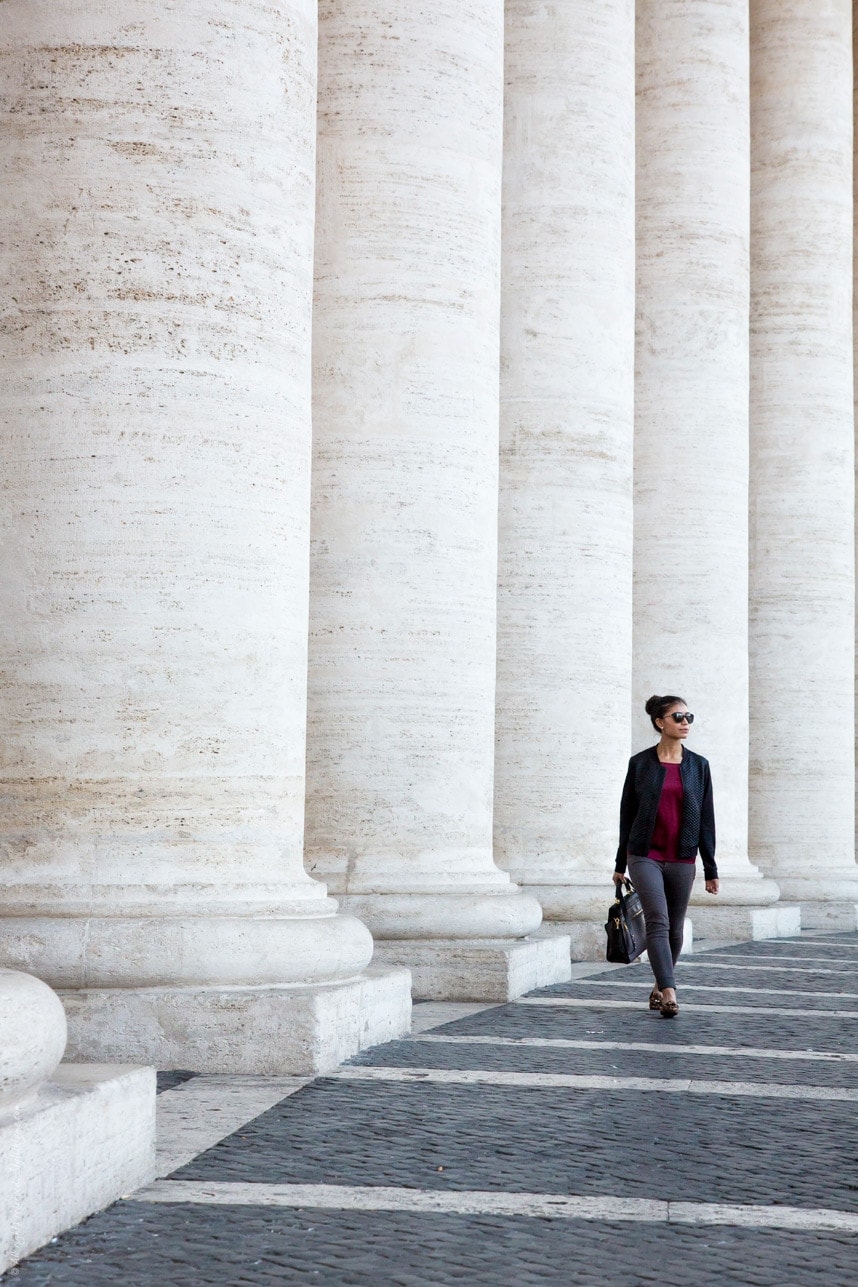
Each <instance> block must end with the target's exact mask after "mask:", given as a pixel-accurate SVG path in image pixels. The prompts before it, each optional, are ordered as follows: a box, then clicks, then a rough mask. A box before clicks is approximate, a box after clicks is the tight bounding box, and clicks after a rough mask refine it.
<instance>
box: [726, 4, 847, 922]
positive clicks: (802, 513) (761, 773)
mask: <svg viewBox="0 0 858 1287" xmlns="http://www.w3.org/2000/svg"><path fill="white" fill-rule="evenodd" d="M751 22H752V25H751V69H752V98H751V121H752V193H753V199H752V237H751V247H752V311H751V337H752V338H751V354H752V384H751V390H752V397H751V515H752V526H751V625H752V629H751V682H752V692H753V702H752V721H751V844H752V852H753V855H754V857H755V858H756V859H757V860H758V861H759V863H760V865H761V866H762V867H763V868H764V869H765V870H767V871H769V872H771V873H772V874H773V875H774V876H776V878H777V880H778V883H779V885H780V886H781V889H782V890H783V894H784V896H785V897H788V898H791V899H796V900H801V903H802V919H803V922H804V923H805V924H807V925H814V924H825V923H829V924H830V923H831V918H832V917H834V918H835V920H836V919H837V918H838V917H840V918H841V919H842V921H843V924H844V925H851V928H853V929H854V928H855V911H854V904H855V902H856V900H858V870H856V867H855V859H854V850H855V837H854V713H853V712H854V708H853V692H854V687H853V686H854V649H855V635H854V598H855V589H854V566H855V565H854V464H853V461H854V429H853V424H854V410H853V377H852V369H853V351H852V317H851V290H852V57H851V5H850V3H849V0H824V2H821V0H754V3H752V5H751ZM850 900H851V906H844V907H843V908H842V910H841V911H840V912H838V910H837V908H836V904H837V903H841V904H847V903H849V901H850Z"/></svg>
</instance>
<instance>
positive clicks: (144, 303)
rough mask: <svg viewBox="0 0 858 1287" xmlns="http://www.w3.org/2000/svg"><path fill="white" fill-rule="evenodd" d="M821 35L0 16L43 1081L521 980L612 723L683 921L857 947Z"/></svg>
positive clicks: (28, 814)
mask: <svg viewBox="0 0 858 1287" xmlns="http://www.w3.org/2000/svg"><path fill="white" fill-rule="evenodd" d="M850 12H851V10H850V5H849V4H848V2H847V0H825V3H823V4H820V3H819V2H818V0H788V3H785V0H753V3H752V4H751V6H750V11H749V9H748V6H747V3H743V2H742V0H729V3H724V0H719V2H718V3H716V2H715V0H682V2H681V3H680V2H679V0H639V2H638V4H637V24H636V22H635V17H636V15H635V5H634V3H633V0H598V2H597V0H570V2H569V3H568V4H566V5H562V6H557V5H552V4H548V3H545V2H544V0H508V2H507V4H506V9H505V11H504V5H503V0H459V2H458V3H453V0H440V2H439V3H438V4H434V5H432V6H429V7H425V6H424V7H423V8H420V7H414V6H407V5H402V4H400V3H396V2H395V0H381V2H380V3H374V4H373V5H369V4H367V3H366V0H336V3H334V0H321V3H320V4H319V5H318V9H317V4H316V0H282V3H279V4H278V5H275V6H272V5H270V4H264V3H262V0H195V3H194V4H193V5H192V6H189V7H185V6H183V7H182V8H181V10H179V9H177V8H174V7H171V6H166V7H165V6H164V5H162V4H158V5H156V4H155V3H154V0H123V2H122V3H117V4H115V5H113V6H111V7H110V9H109V11H108V10H107V9H105V7H104V6H102V7H100V8H97V9H95V10H92V9H91V8H90V7H88V6H82V5H80V4H79V3H77V2H76V0H58V3H57V4H55V5H52V6H50V10H49V11H48V10H47V9H45V10H44V12H43V11H42V9H39V10H38V11H37V12H33V10H32V7H31V6H28V5H25V4H24V3H23V2H22V0H7V3H6V4H4V5H3V6H2V9H0V60H2V61H0V90H2V97H0V131H2V135H3V139H4V146H3V149H2V152H3V157H4V165H5V174H4V183H3V186H2V191H0V240H2V243H3V247H4V254H3V259H2V262H3V271H4V272H5V273H7V274H8V279H7V281H6V283H5V285H6V290H5V292H4V297H5V299H6V300H7V305H6V307H5V311H4V319H3V331H2V335H3V338H2V353H0V359H2V366H0V373H2V382H3V392H2V397H3V402H4V408H5V411H6V417H5V422H6V427H5V429H4V449H5V457H6V459H5V470H4V475H5V477H4V492H3V528H4V537H3V542H2V545H1V546H0V560H2V562H1V563H0V583H1V584H2V592H3V595H4V603H3V611H2V614H0V656H2V667H0V670H2V674H3V687H2V694H3V696H2V702H3V729H4V769H3V775H2V776H3V792H4V797H5V800H6V810H5V816H4V821H3V829H2V836H3V850H4V863H3V874H2V882H3V883H2V887H0V964H3V965H8V966H12V967H14V968H19V969H26V970H30V971H31V972H33V973H34V974H37V975H38V976H39V977H41V978H43V979H44V980H46V981H47V982H48V983H49V984H50V985H51V986H53V987H56V988H58V989H59V990H60V992H61V995H62V997H63V1000H64V1002H65V1004H66V1010H67V1013H68V1015H69V1021H70V1043H71V1044H70V1048H71V1049H72V1051H73V1052H74V1053H76V1054H78V1055H91V1056H95V1057H118V1056H120V1055H124V1056H125V1057H128V1058H137V1059H142V1058H151V1059H156V1060H157V1061H158V1062H159V1063H160V1065H161V1066H170V1065H171V1064H172V1065H173V1066H184V1067H209V1068H212V1069H215V1068H220V1069H224V1070H227V1069H233V1070H234V1069H238V1068H242V1069H244V1070H247V1071H283V1070H289V1069H298V1068H308V1067H319V1066H326V1065H327V1064H330V1063H331V1062H332V1061H334V1062H335V1061H336V1059H338V1058H342V1057H344V1056H345V1055H346V1054H349V1053H353V1051H354V1050H355V1049H357V1048H358V1047H359V1046H360V1045H361V1044H367V1043H369V1042H371V1041H378V1040H382V1039H385V1038H386V1037H389V1036H393V1035H396V1034H397V1033H398V1032H401V1031H403V1030H404V1029H405V1027H406V1026H407V1022H408V1006H409V978H408V974H407V972H406V969H404V968H403V967H408V968H409V969H411V970H412V971H413V973H414V977H415V979H416V981H417V988H418V992H419V993H420V994H421V995H436V996H469V997H474V998H479V997H492V998H493V997H496V996H499V995H501V996H502V995H507V994H511V993H513V992H515V991H516V990H519V991H520V990H522V989H523V988H524V987H525V986H533V985H534V984H536V983H543V982H550V981H553V980H554V979H559V978H561V977H563V975H564V971H565V972H568V968H569V965H568V955H569V954H568V945H567V944H566V942H565V940H564V939H563V938H562V936H558V934H559V932H560V931H561V930H562V931H564V932H571V933H572V935H573V939H574V944H573V950H579V951H582V950H584V949H585V946H586V944H588V943H590V942H591V941H592V928H593V926H594V925H595V926H597V928H598V922H599V920H600V918H602V917H603V915H604V902H605V890H606V889H607V888H608V880H607V877H608V873H609V870H610V867H611V864H612V860H613V851H614V846H615V843H616V841H615V834H616V815H617V801H618V796H619V790H620V785H621V781H622V775H623V772H624V769H625V760H626V757H627V755H628V754H629V752H630V751H631V750H636V749H639V747H641V746H642V745H645V744H646V742H647V741H648V740H649V739H650V738H651V737H652V730H651V729H649V728H648V727H647V726H646V725H644V724H643V723H642V722H641V712H642V708H643V703H644V701H645V699H646V697H648V696H649V695H650V693H651V692H665V691H671V690H675V691H679V692H680V693H681V694H682V695H683V696H684V697H686V698H687V700H688V701H689V703H690V704H691V705H692V706H693V707H694V708H695V710H696V712H697V713H698V715H699V724H698V725H696V726H695V731H694V735H693V737H694V740H693V743H692V745H694V746H695V747H696V748H697V749H699V750H700V751H701V752H703V753H704V754H707V755H708V756H709V758H710V760H711V762H712V767H713V774H714V778H715V782H716V793H717V794H716V805H717V810H718V820H719V829H720V840H719V863H720V866H721V871H722V875H723V877H724V880H723V894H722V895H720V896H719V898H720V904H719V907H718V908H717V909H716V908H714V907H705V908H701V909H700V912H699V915H700V916H701V918H708V920H706V922H705V923H706V924H707V925H708V926H710V927H712V928H715V927H716V926H717V925H718V923H719V921H718V918H719V916H720V917H721V921H720V923H721V925H722V926H723V927H726V926H728V925H729V926H730V927H731V928H732V929H733V930H736V929H741V930H744V931H747V932H754V933H755V932H762V928H761V927H762V926H763V925H764V923H765V925H766V926H768V927H769V931H771V929H772V927H775V926H779V927H780V929H781V930H782V929H783V927H784V924H785V923H786V922H784V921H783V920H780V921H778V920H777V915H778V913H779V910H780V909H781V908H782V907H783V902H784V900H788V901H789V903H790V904H792V903H795V904H799V903H800V904H801V907H802V910H803V913H804V915H805V917H806V923H811V924H814V923H816V924H835V923H845V918H846V916H847V915H851V917H852V921H853V922H854V916H855V911H854V904H855V902H856V901H858V879H856V868H855V863H854V836H853V812H854V810H853V790H854V786H853V784H854V762H853V761H854V752H853V749H852V748H853V741H854V714H853V692H854V679H853V666H854V662H853V658H854V652H855V648H854V585H853V580H854V545H853V540H854V537H853V532H854V501H853V494H854V482H853V445H852V444H853V412H852V383H851V381H852V352H851V345H852V331H851V315H850V295H849V292H850V289H851V268H850V263H851V261H850V255H851V239H852V203H851V182H852V179H851V175H852V168H851V92H852V91H851V85H852V80H851V74H850V47H851V46H850V41H851V26H850V21H851V20H850ZM636 25H637V35H636ZM317 40H318V46H317ZM636 81H637V107H636V106H635V96H636ZM791 87H792V88H791ZM795 87H798V88H797V90H796V91H795V92H794V90H795ZM788 89H789V92H787V90H788ZM635 136H637V146H636V145H635ZM749 179H750V183H749ZM635 189H636V191H635ZM636 246H637V251H636V250H635V247H636ZM749 325H750V331H749ZM749 399H750V404H749ZM749 406H750V410H749ZM749 515H750V524H749ZM749 560H750V562H749ZM749 566H750V577H749ZM308 640H309V643H308ZM749 747H750V760H749ZM749 800H750V803H749ZM749 815H750V829H749V826H748V818H749ZM779 886H780V896H781V901H780V902H779V901H778V898H779ZM331 895H332V896H333V897H332V896H331ZM725 905H726V906H725ZM850 907H851V912H847V911H846V910H844V909H848V908H850ZM543 911H544V913H545V916H546V918H547V924H546V925H545V926H544V927H543V929H542V930H541V931H540V932H539V934H536V931H537V930H538V929H539V926H540V921H541V919H542V915H543ZM766 916H768V917H769V919H768V920H765V917H766ZM761 917H762V918H763V919H761ZM772 917H774V918H775V919H772ZM796 923H797V922H796ZM598 934H599V935H601V930H600V929H599V930H598ZM588 935H589V936H590V938H588ZM373 940H374V941H375V949H374V950H375V961H374V963H373V966H372V967H371V968H369V969H368V968H367V967H368V966H369V963H370V959H371V956H372V953H373ZM189 1016H191V1017H189Z"/></svg>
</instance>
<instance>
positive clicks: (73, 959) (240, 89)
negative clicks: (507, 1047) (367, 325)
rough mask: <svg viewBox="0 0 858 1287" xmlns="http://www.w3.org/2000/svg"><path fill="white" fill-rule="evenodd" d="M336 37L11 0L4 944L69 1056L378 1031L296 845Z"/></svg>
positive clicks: (5, 221)
mask: <svg viewBox="0 0 858 1287" xmlns="http://www.w3.org/2000/svg"><path fill="white" fill-rule="evenodd" d="M315 42H316V18H315V5H314V4H313V3H312V0H289V2H288V3H284V4H280V5H276V6H271V5H268V4H265V3H262V2H261V0H239V2H236V0H192V2H191V3H189V4H182V5H178V4H163V3H155V2H154V0H124V2H120V3H116V4H114V5H111V6H107V5H104V4H102V5H95V6H92V5H81V4H79V3H77V2H76V0H60V2H58V3H55V4H52V5H50V6H42V5H38V6H32V5H29V4H26V3H23V0H8V2H7V3H4V4H3V5H2V7H0V52H2V55H3V56H2V63H0V95H2V98H0V109H2V120H1V121H0V133H2V141H3V145H2V164H3V175H2V182H0V237H2V242H3V248H2V272H3V281H2V293H1V294H2V299H3V326H2V372H3V402H4V421H5V429H4V458H5V465H4V483H3V492H2V524H3V532H2V547H0V548H2V564H0V586H2V593H3V603H2V610H0V656H2V672H3V682H2V689H0V694H2V725H3V768H2V790H3V798H4V808H3V819H2V882H3V883H2V890H0V907H2V913H3V915H2V919H0V959H4V960H5V961H6V962H7V963H9V964H16V965H21V966H22V967H24V968H31V969H32V970H33V971H34V972H35V973H37V974H38V975H39V976H40V977H42V978H44V979H45V980H46V981H48V982H49V983H50V984H51V985H53V986H54V987H58V988H60V989H65V990H66V992H65V994H64V999H65V1000H66V1003H67V1009H68V1013H69V1018H70V1051H71V1053H72V1055H73V1057H75V1058H80V1057H81V1056H82V1055H86V1054H87V1053H89V1054H95V1055H97V1056H98V1057H100V1058H110V1057H121V1058H124V1059H151V1060H152V1061H157V1062H158V1066H159V1067H170V1066H175V1065H176V1063H177V1062H178V1063H179V1066H183V1067H192V1068H215V1069H216V1068H222V1069H225V1070H228V1069H233V1070H236V1071H237V1070H242V1071H275V1070H277V1069H281V1070H287V1069H289V1068H299V1067H304V1068H307V1067H313V1066H317V1065H318V1063H319V1061H320V1060H321V1061H322V1062H325V1061H327V1062H328V1063H330V1062H331V1054H332V1050H334V1049H336V1051H337V1052H338V1053H340V1054H343V1053H347V1052H351V1051H353V1050H354V1049H355V1048H356V1044H357V1043H356V1041H353V1040H352V1038H353V1037H354V1033H353V1032H351V1033H350V1035H348V1036H346V1037H344V1038H343V1041H340V1036H341V1035H342V1034H341V1032H340V1028H339V1027H338V1024H339V1023H340V1019H339V1018H337V1017H332V1016H333V1012H334V1011H335V1010H336V1004H335V1003H334V1001H332V999H331V998H333V997H335V995H336V989H334V990H331V989H324V990H322V991H321V992H319V993H318V994H317V992H314V990H313V986H312V985H314V984H316V983H320V982H324V983H325V984H330V983H335V982H337V981H339V980H343V979H348V978H351V977H353V976H355V975H357V974H358V973H359V972H360V971H361V970H362V969H363V967H364V966H365V965H366V964H367V962H368V961H369V959H370V954H371V951H372V944H371V940H370V935H369V933H368V931H367V930H366V928H365V926H363V925H361V924H360V923H359V922H358V921H356V920H354V919H353V918H351V917H344V916H337V915H335V910H336V904H335V903H333V902H332V901H331V900H329V899H328V898H327V897H326V892H325V889H324V886H322V885H320V884H318V883H316V882H314V881H312V880H311V879H310V878H309V877H308V876H307V875H306V874H305V872H304V870H303V867H302V815H303V799H304V745H305V739H304V717H305V664H306V630H307V594H308V585H307V583H308V558H309V466H310V406H309V391H310V363H309V358H310V309H311V287H312V239H313V188H314V183H313V162H314V133H315V131H314V124H315V59H316V53H315ZM402 982H403V980H402V979H401V978H400V983H402ZM262 985H267V986H262ZM350 986H354V987H361V986H363V985H357V984H356V985H350ZM247 987H249V990H246V988H247ZM76 989H86V991H84V992H79V991H74V990H76ZM141 989H147V991H141ZM225 989H226V990H225ZM68 990H72V991H68ZM400 994H401V988H400ZM320 997H321V1000H320V999H319V998H320ZM350 1004H352V1006H353V1008H354V1009H355V1012H357V1011H358V1010H359V1009H360V1005H361V1004H362V1002H359V998H358V996H357V994H355V997H353V998H351V1002H350ZM339 1006H340V1014H341V1015H342V1013H343V1011H344V1006H343V1004H342V1002H340V1003H339ZM320 1007H321V1010H322V1011H324V1013H321V1011H320ZM400 1008H401V1007H400ZM349 1022H351V1021H349ZM384 1035H386V1034H384ZM338 1042H339V1045H338Z"/></svg>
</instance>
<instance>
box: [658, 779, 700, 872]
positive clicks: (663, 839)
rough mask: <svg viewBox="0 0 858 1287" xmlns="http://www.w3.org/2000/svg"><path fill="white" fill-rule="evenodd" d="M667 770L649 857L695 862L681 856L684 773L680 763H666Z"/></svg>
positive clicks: (660, 859) (668, 860)
mask: <svg viewBox="0 0 858 1287" xmlns="http://www.w3.org/2000/svg"><path fill="white" fill-rule="evenodd" d="M664 767H665V769H666V770H667V772H666V774H665V777H664V785H663V786H662V788H661V796H660V798H659V802H658V816H657V817H656V820H655V826H654V827H653V832H652V841H651V847H650V851H649V853H648V854H647V857H648V858H654V859H655V860H656V862H694V859H693V858H680V857H679V856H678V851H679V832H680V829H681V827H682V775H681V774H680V772H679V765H678V764H665V766H664Z"/></svg>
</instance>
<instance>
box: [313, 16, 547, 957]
mask: <svg viewBox="0 0 858 1287" xmlns="http://www.w3.org/2000/svg"><path fill="white" fill-rule="evenodd" d="M320 23H321V26H320V44H319V59H320V62H319V159H318V173H319V184H318V221H317V237H316V296H315V313H314V378H315V388H314V398H315V404H314V462H313V469H314V482H313V526H312V535H313V545H312V564H311V568H312V571H311V612H310V687H309V729H308V738H309V744H308V784H307V859H308V864H309V866H310V869H311V870H312V871H314V872H316V873H318V874H320V875H322V876H323V877H324V878H325V879H326V880H328V881H329V882H330V884H331V886H332V888H333V889H335V890H336V891H337V893H338V894H340V893H341V894H344V895H347V897H346V898H345V899H344V904H345V905H346V906H349V907H350V908H352V909H353V910H355V911H356V912H357V913H358V914H359V915H360V916H362V917H363V918H365V920H366V922H367V924H368V925H369V926H370V928H371V929H372V931H373V933H374V934H375V935H376V937H377V938H382V939H394V940H409V939H415V938H418V939H438V938H450V937H452V938H477V939H483V938H498V937H508V936H518V935H525V934H527V933H529V932H530V931H531V930H534V929H535V928H536V927H537V926H538V925H539V922H540V918H541V912H540V909H539V906H538V904H537V903H536V902H535V900H534V899H532V898H530V897H528V896H526V895H524V894H522V893H521V892H520V891H519V890H518V889H517V887H516V886H514V885H513V884H512V883H511V882H510V879H509V877H508V875H507V874H506V873H505V872H502V871H500V870H499V868H498V867H497V866H496V865H495V863H494V861H493V855H492V779H493V735H494V687H495V626H496V604H495V598H496V567H497V452H498V402H497V381H498V326H499V320H498V319H499V258H500V182H501V133H502V95H503V3H502V0H490V2H489V3H486V0H455V2H454V0H443V2H442V3H440V4H435V5H432V6H414V5H402V4H400V3H399V2H398V0H381V3H378V2H376V3H373V4H368V3H366V0H345V2H343V0H337V2H336V3H333V0H323V3H322V5H321V9H320Z"/></svg>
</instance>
